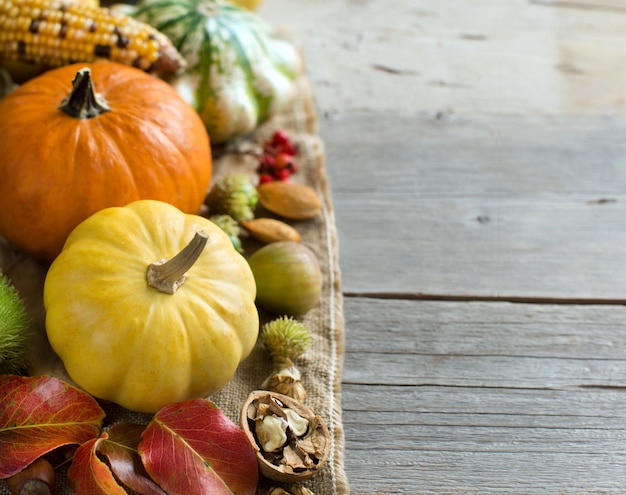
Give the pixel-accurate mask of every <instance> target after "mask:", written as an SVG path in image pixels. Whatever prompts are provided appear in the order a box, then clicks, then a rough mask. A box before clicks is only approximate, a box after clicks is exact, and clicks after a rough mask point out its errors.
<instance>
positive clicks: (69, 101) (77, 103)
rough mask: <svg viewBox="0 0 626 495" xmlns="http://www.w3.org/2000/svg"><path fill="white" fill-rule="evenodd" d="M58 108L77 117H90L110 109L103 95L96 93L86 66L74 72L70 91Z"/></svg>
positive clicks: (89, 71)
mask: <svg viewBox="0 0 626 495" xmlns="http://www.w3.org/2000/svg"><path fill="white" fill-rule="evenodd" d="M59 109H60V110H62V111H63V112H65V113H66V114H68V115H70V116H71V117H76V118H77V119H91V118H93V117H97V116H98V115H100V114H101V113H104V112H108V111H109V110H111V108H110V107H109V104H108V103H107V101H106V100H105V99H104V97H103V96H102V95H100V94H98V93H96V89H95V88H94V85H93V80H92V79H91V69H89V68H88V67H85V68H83V69H80V70H79V71H78V72H77V73H76V77H75V78H74V79H73V80H72V91H71V92H70V94H69V95H67V96H66V97H65V98H63V101H62V102H61V106H60V107H59Z"/></svg>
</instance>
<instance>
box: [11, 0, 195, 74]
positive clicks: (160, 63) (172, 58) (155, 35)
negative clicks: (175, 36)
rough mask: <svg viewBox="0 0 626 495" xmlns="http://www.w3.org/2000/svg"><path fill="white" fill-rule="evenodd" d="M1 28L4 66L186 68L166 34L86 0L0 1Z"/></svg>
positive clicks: (170, 70) (162, 70) (147, 69)
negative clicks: (100, 61)
mask: <svg viewBox="0 0 626 495" xmlns="http://www.w3.org/2000/svg"><path fill="white" fill-rule="evenodd" d="M89 1H90V2H93V0H89ZM79 2H82V3H79ZM0 27H1V28H2V34H1V37H0V64H2V65H5V64H6V63H8V62H16V61H17V62H26V63H30V64H34V65H37V66H40V67H56V66H60V65H67V64H70V63H74V62H86V63H89V62H93V61H95V60H98V59H102V58H104V59H108V60H112V61H114V62H118V63H123V64H126V65H132V66H135V67H138V68H140V69H142V70H145V71H148V72H176V71H179V70H181V69H182V68H183V67H184V66H185V61H184V59H183V57H182V56H181V55H180V53H178V51H177V50H176V48H174V46H173V45H172V43H171V41H170V40H169V39H168V38H167V36H165V35H164V34H163V33H161V32H159V31H157V30H156V29H154V28H153V27H151V26H149V25H147V24H145V23H142V22H139V21H137V20H135V19H133V18H131V17H129V16H127V15H124V14H120V13H119V12H118V13H113V12H111V11H110V10H109V9H107V8H103V7H94V6H90V5H88V1H87V0H0Z"/></svg>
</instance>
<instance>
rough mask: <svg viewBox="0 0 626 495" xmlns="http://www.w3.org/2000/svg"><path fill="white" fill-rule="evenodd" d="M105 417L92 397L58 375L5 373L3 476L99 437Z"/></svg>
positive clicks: (0, 440) (1, 382)
mask: <svg viewBox="0 0 626 495" xmlns="http://www.w3.org/2000/svg"><path fill="white" fill-rule="evenodd" d="M103 419H104V411H103V410H102V409H101V408H100V406H99V405H98V403H97V402H96V401H95V399H94V398H93V397H91V396H90V395H88V394H86V393H85V392H82V391H81V390H79V389H77V388H75V387H72V386H71V385H69V384H67V383H66V382H64V381H62V380H59V379H58V378H53V377H50V376H38V377H23V376H16V375H0V479H3V478H8V477H9V476H12V475H14V474H15V473H17V472H19V471H21V470H22V469H24V468H25V467H26V466H28V465H29V464H30V463H31V462H33V461H34V460H35V459H37V458H38V457H41V456H42V455H44V454H46V453H48V452H50V451H52V450H54V449H56V448H58V447H61V446H63V445H71V444H81V443H83V442H86V441H87V440H89V439H90V438H94V437H97V436H98V433H99V432H100V427H101V426H102V420H103Z"/></svg>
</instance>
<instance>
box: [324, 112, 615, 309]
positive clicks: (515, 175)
mask: <svg viewBox="0 0 626 495" xmlns="http://www.w3.org/2000/svg"><path fill="white" fill-rule="evenodd" d="M369 117H370V118H365V116H364V115H360V114H351V115H348V116H344V117H341V118H336V119H333V120H329V121H326V122H325V126H324V128H323V130H322V133H323V135H324V136H325V138H327V153H328V162H329V167H328V170H329V175H330V177H331V183H332V184H333V201H334V203H335V205H336V210H337V214H336V216H337V224H338V228H339V236H340V250H341V251H340V253H341V255H340V258H341V261H342V271H343V284H344V290H345V291H346V292H347V293H356V294H363V293H379V294H381V293H382V294H384V293H393V294H415V295H418V296H419V295H424V294H427V295H428V294H430V295H432V294H435V295H442V294H443V295H446V296H469V297H471V296H475V297H492V298H502V299H507V298H520V297H521V298H527V299H533V298H535V299H545V300H550V299H557V300H561V299H568V298H569V299H578V300H587V299H588V300H592V301H593V300H613V301H617V302H623V301H624V300H626V257H625V256H624V246H626V230H625V229H624V228H623V220H624V218H625V215H626V210H625V208H626V202H625V201H624V200H625V199H626V198H625V196H624V188H623V184H625V183H626V144H625V142H624V141H623V139H622V136H624V135H625V133H626V119H622V118H617V117H615V118H604V117H598V118H577V119H572V118H550V119H544V118H532V117H522V116H480V115H479V116H463V117H460V116H459V117H453V118H449V119H448V118H432V117H430V116H427V115H422V114H415V115H413V116H407V117H398V116H397V115H390V114H376V115H375V118H372V117H373V116H372V115H370V116H369ZM380 128H384V129H385V130H386V132H384V133H381V132H379V129H380ZM357 169H358V170H357ZM362 267H367V269H363V268H362Z"/></svg>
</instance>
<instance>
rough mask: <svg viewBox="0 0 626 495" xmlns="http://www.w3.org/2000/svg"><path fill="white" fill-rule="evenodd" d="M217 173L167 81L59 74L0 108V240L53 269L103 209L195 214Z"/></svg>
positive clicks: (94, 71)
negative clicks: (73, 237)
mask: <svg viewBox="0 0 626 495" xmlns="http://www.w3.org/2000/svg"><path fill="white" fill-rule="evenodd" d="M83 68H84V69H85V70H81V69H83ZM94 88H95V93H94ZM211 165H212V164H211V149H210V144H209V138H208V134H207V132H206V128H205V127H204V125H203V124H202V121H201V120H200V118H199V117H198V115H197V113H196V112H195V110H194V109H193V108H192V107H191V106H189V105H188V104H187V103H185V102H184V101H183V100H182V98H181V97H180V96H179V95H178V94H177V93H176V91H175V90H174V89H173V88H172V87H171V86H170V85H168V84H167V83H165V82H164V81H162V80H159V79H157V78H155V77H153V76H150V75H148V74H146V73H144V72H142V71H140V70H139V69H135V68H132V67H128V66H124V65H120V64H117V63H113V62H108V61H101V62H95V63H93V64H75V65H69V66H66V67H61V68H59V69H54V70H51V71H49V72H46V73H44V74H42V75H40V76H38V77H36V78H34V79H32V80H30V81H28V82H27V83H25V84H23V85H22V86H20V87H19V88H17V89H16V90H14V91H13V92H12V93H10V94H9V95H8V96H6V97H5V98H3V99H2V100H0V235H3V236H4V237H6V238H7V239H8V240H9V241H10V242H12V243H13V244H14V245H15V246H17V247H18V248H20V249H21V250H23V251H24V252H26V253H28V254H30V255H32V256H33V257H35V258H37V259H39V260H42V261H51V260H53V259H54V258H55V257H56V256H57V255H58V254H59V253H60V252H61V249H62V247H63V244H64V242H65V239H66V238H67V236H68V235H69V233H70V232H71V231H72V230H73V228H74V227H75V226H76V225H78V224H79V223H80V222H81V221H82V220H84V219H86V218H87V217H89V216H90V215H92V214H93V213H95V212H97V211H99V210H101V209H103V208H106V207H110V206H124V205H126V204H128V203H130V202H132V201H136V200H139V199H155V200H160V201H164V202H167V203H170V204H172V205H174V206H175V207H177V208H178V209H180V210H182V211H183V212H185V213H196V212H197V211H198V210H199V208H200V206H201V205H202V202H203V200H204V197H205V195H206V192H207V188H208V186H209V182H210V180H211Z"/></svg>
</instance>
